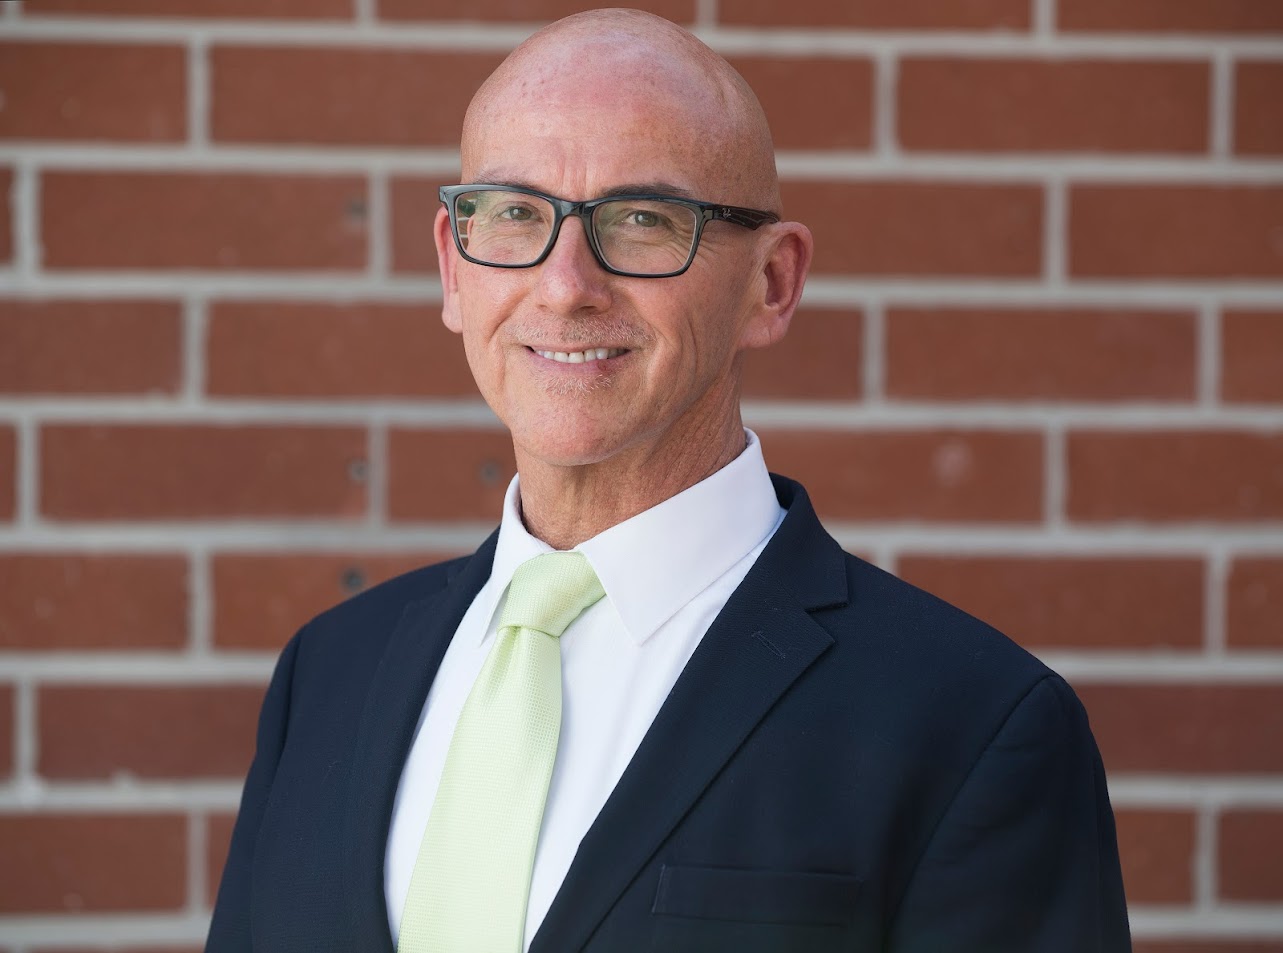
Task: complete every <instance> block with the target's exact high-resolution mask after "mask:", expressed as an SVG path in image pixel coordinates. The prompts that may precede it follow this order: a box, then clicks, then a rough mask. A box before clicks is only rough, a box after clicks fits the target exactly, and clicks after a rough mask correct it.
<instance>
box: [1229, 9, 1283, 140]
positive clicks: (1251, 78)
mask: <svg viewBox="0 0 1283 953" xmlns="http://www.w3.org/2000/svg"><path fill="white" fill-rule="evenodd" d="M1280 21H1281V22H1283V17H1281V18H1280ZM1234 96H1235V100H1234V151H1235V152H1238V153H1241V154H1244V155H1283V63H1277V62H1264V63H1239V64H1238V69H1237V71H1236V72H1235V75H1234Z"/></svg>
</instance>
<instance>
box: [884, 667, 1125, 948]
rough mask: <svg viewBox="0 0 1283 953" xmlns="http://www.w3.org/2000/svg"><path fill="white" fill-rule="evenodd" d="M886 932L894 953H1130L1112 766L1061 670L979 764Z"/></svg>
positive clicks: (1027, 701) (1034, 692)
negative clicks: (1108, 784) (1108, 769)
mask: <svg viewBox="0 0 1283 953" xmlns="http://www.w3.org/2000/svg"><path fill="white" fill-rule="evenodd" d="M889 936H890V942H889V943H888V945H887V948H886V949H887V950H888V951H889V953H939V951H940V950H948V951H950V953H1128V951H1130V950H1131V939H1130V935H1129V932H1128V926H1127V909H1126V904H1125V901H1124V897H1123V882H1122V873H1121V870H1120V868H1119V861H1118V844H1117V838H1116V835H1115V832H1114V816H1113V812H1112V811H1111V809H1110V806H1109V796H1108V793H1107V792H1106V789H1105V773H1104V768H1103V766H1102V764H1101V760H1100V754H1099V752H1098V751H1097V748H1096V743H1095V740H1094V739H1093V738H1092V735H1091V730H1090V728H1089V727H1088V724H1087V715H1086V712H1085V711H1084V710H1083V708H1082V705H1081V703H1080V702H1079V701H1078V699H1077V697H1076V696H1075V695H1074V693H1073V691H1072V690H1071V689H1070V688H1069V686H1068V685H1066V684H1065V683H1064V681H1062V680H1061V679H1060V678H1059V677H1058V676H1051V675H1049V676H1047V677H1046V678H1044V679H1042V680H1041V681H1040V682H1038V683H1037V684H1036V685H1035V686H1034V687H1033V688H1032V689H1031V690H1030V692H1029V693H1028V694H1027V695H1026V696H1025V697H1024V699H1023V700H1022V701H1021V702H1020V703H1019V704H1018V705H1017V706H1016V707H1015V709H1014V710H1013V711H1012V713H1011V714H1010V716H1009V717H1008V718H1007V720H1006V723H1005V724H1004V725H1003V726H1002V728H1001V729H1000V730H999V731H998V733H997V734H996V735H995V736H994V738H993V740H992V741H991V742H990V743H989V745H988V747H987V748H986V749H985V750H984V752H983V753H982V754H981V756H980V758H979V760H978V761H977V762H976V763H975V765H974V766H973V768H972V770H971V772H970V774H969V775H968V777H967V779H966V781H965V782H964V783H963V785H962V787H961V788H960V789H959V790H958V793H957V795H956V796H955V797H954V799H953V802H952V803H951V805H950V806H949V808H948V810H947V811H946V812H945V814H944V816H943V817H942V818H941V820H940V822H939V825H938V826H937V828H936V830H935V832H934V833H933V834H932V837H931V840H930V842H929V844H928V846H927V848H926V850H925V851H924V853H923V855H922V857H921V858H920V860H919V862H918V864H917V867H916V869H915V871H914V874H913V876H912V878H911V879H910V881H909V885H908V887H907V888H906V891H905V893H904V896H903V898H902V901H901V903H900V905H899V908H898V910H897V912H896V914H895V916H894V920H893V921H892V924H891V929H890V934H889Z"/></svg>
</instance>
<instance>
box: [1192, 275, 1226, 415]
mask: <svg viewBox="0 0 1283 953" xmlns="http://www.w3.org/2000/svg"><path fill="white" fill-rule="evenodd" d="M1221 320H1222V319H1221V311H1220V308H1219V307H1218V306H1217V303H1216V301H1215V300H1213V299H1211V298H1208V299H1207V300H1205V301H1203V302H1202V304H1201V305H1200V306H1199V309H1198V314H1197V316H1196V318H1195V321H1196V333H1197V338H1198V353H1197V357H1196V362H1197V363H1196V365H1195V371H1196V386H1197V399H1198V403H1199V405H1200V406H1201V407H1203V408H1205V409H1208V410H1214V409H1216V408H1217V407H1219V406H1220V395H1221Z"/></svg>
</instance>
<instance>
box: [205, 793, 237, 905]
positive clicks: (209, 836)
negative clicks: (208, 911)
mask: <svg viewBox="0 0 1283 953" xmlns="http://www.w3.org/2000/svg"><path fill="white" fill-rule="evenodd" d="M235 826H236V815H235V814H213V815H211V816H210V817H209V819H208V820H207V821H206V822H205V883H206V885H207V893H206V895H205V902H206V903H207V904H208V905H209V906H210V907H213V906H214V900H215V898H216V897H217V896H218V884H219V881H221V880H222V879H223V868H224V867H225V866H226V865H227V851H228V850H229V849H230V848H231V845H232V828H233V827H235Z"/></svg>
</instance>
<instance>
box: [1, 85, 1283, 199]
mask: <svg viewBox="0 0 1283 953" xmlns="http://www.w3.org/2000/svg"><path fill="white" fill-rule="evenodd" d="M879 95H881V93H879ZM882 112H884V113H887V114H888V116H890V115H891V114H893V112H894V109H893V107H891V106H888V107H887V108H884V109H883V110H882ZM875 118H876V117H875ZM0 161H4V162H8V163H17V162H21V161H27V162H31V163H35V164H39V165H40V166H41V167H42V168H47V169H67V170H73V171H82V170H86V169H94V170H101V171H118V170H119V171H146V170H161V171H165V172H173V171H195V172H211V171H233V172H262V173H270V172H280V173H288V174H291V175H353V176H355V175H365V174H366V173H368V172H369V171H370V170H371V169H376V168H377V169H379V170H381V171H383V172H385V173H389V174H400V173H405V174H412V175H419V176H435V175H439V174H443V173H447V172H452V171H454V170H456V169H457V168H458V164H459V153H458V150H457V149H446V148H438V147H432V146H423V147H417V146H408V147H404V148H398V147H393V146H379V145H370V146H352V145H347V144H319V145H317V146H315V147H311V148H308V147H304V146H300V145H298V144H295V143H263V144H245V143H222V142H211V143H206V144H203V145H199V146H195V145H192V144H189V143H183V144H179V145H173V144H160V145H135V144H119V145H116V144H101V143H99V144H87V145H83V146H81V145H77V146H69V145H64V144H59V143H49V142H41V141H36V140H21V139H18V140H9V141H6V142H4V143H0ZM776 162H777V165H778V166H779V169H780V174H781V176H782V177H783V178H785V179H786V180H788V179H796V180H800V181H806V180H813V179H817V178H832V179H834V180H836V181H848V180H849V181H866V180H873V181H877V180H887V181H901V180H916V179H933V180H939V179H944V180H956V181H959V182H992V183H996V184H1022V183H1023V184H1042V183H1044V182H1045V181H1046V179H1047V177H1048V176H1052V175H1059V176H1062V177H1066V178H1072V179H1073V180H1074V181H1075V182H1079V181H1082V182H1097V181H1102V182H1108V183H1128V182H1136V183H1141V184H1148V183H1151V182H1180V183H1186V182H1188V183H1194V184H1200V183H1210V184H1266V185H1269V184H1278V183H1280V182H1283V160H1279V159H1277V158H1272V157H1259V156H1235V157H1234V158H1233V160H1232V161H1228V162H1227V161H1226V160H1225V159H1220V158H1216V157H1213V156H1210V155H1190V156H1133V155H1126V154H1115V155H1077V154H1074V153H1063V154H1045V153H1025V152H1016V153H994V154H991V155H986V156H976V155H971V154H966V153H952V152H931V151H921V152H912V153H903V152H896V153H893V154H889V155H879V154H877V153H876V152H870V151H869V150H867V149H780V150H777V152H776Z"/></svg>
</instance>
